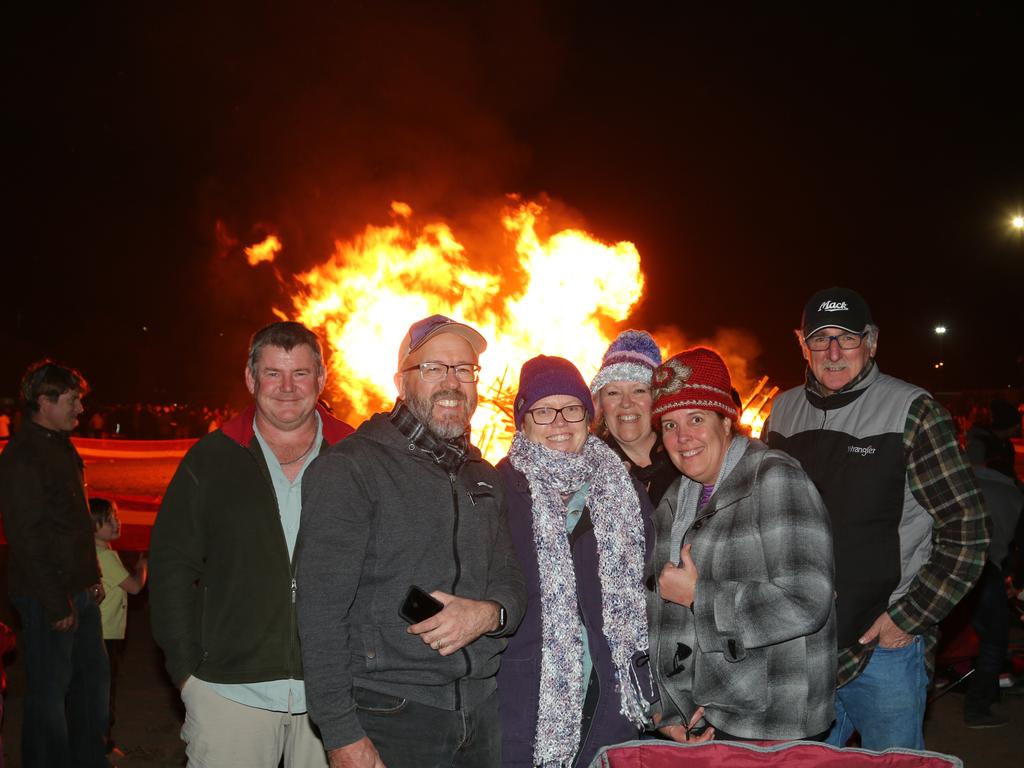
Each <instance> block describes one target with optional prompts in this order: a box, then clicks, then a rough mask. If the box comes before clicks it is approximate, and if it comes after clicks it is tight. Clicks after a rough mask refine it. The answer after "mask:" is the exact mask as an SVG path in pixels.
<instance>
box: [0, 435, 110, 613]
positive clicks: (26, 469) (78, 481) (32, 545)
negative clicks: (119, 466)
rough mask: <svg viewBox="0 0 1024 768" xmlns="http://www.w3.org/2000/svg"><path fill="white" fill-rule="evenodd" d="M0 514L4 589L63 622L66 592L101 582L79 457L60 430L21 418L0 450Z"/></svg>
mask: <svg viewBox="0 0 1024 768" xmlns="http://www.w3.org/2000/svg"><path fill="white" fill-rule="evenodd" d="M0 515H2V516H3V522H4V533H5V534H6V536H7V541H8V542H9V544H10V548H9V555H8V558H9V561H8V582H7V584H8V592H9V593H10V594H11V596H15V597H33V598H35V599H37V600H38V601H39V602H40V603H42V606H43V609H44V610H45V611H46V617H47V619H48V620H49V621H51V622H55V621H59V620H60V619H63V618H64V617H65V616H67V615H68V614H69V613H71V596H72V595H74V594H75V593H77V592H81V591H82V590H84V589H87V588H88V587H90V586H91V585H93V584H98V583H99V581H100V570H99V565H98V564H97V562H96V545H95V542H94V541H93V526H92V518H91V517H90V516H89V502H88V500H87V498H86V494H85V475H84V471H83V465H82V459H81V457H80V456H79V455H78V451H76V450H75V447H74V446H73V445H72V444H71V440H70V439H69V437H68V435H67V433H65V432H54V431H53V430H49V429H46V428H45V427H41V426H39V425H38V424H36V423H35V422H34V421H32V420H31V419H29V418H26V419H25V421H24V423H23V424H22V426H21V429H19V430H18V432H17V434H15V435H14V437H13V438H11V440H10V442H9V443H8V445H7V447H6V448H5V449H4V452H3V454H0Z"/></svg>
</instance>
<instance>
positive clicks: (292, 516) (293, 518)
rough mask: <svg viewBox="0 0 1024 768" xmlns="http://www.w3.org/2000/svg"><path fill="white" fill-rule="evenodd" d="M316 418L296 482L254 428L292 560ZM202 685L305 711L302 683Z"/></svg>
mask: <svg viewBox="0 0 1024 768" xmlns="http://www.w3.org/2000/svg"><path fill="white" fill-rule="evenodd" d="M313 416H314V417H315V418H316V437H315V438H313V448H312V449H311V450H310V452H309V455H308V456H306V458H305V460H304V461H303V462H302V468H301V469H299V474H297V475H296V476H295V479H294V480H289V479H288V477H287V476H286V475H285V473H284V470H283V469H281V464H280V463H279V462H278V460H277V457H276V456H274V452H273V451H272V450H271V448H270V446H269V445H267V442H266V440H264V439H263V435H261V434H260V430H259V428H258V427H257V426H256V422H255V420H253V424H252V428H253V430H254V431H255V432H256V441H257V442H258V443H259V445H260V450H262V451H263V458H265V459H266V461H267V469H269V470H270V479H271V481H273V483H274V493H275V494H276V495H277V508H278V510H279V511H280V513H281V529H282V530H283V531H284V538H285V541H286V542H288V557H289V559H291V557H292V555H293V554H294V553H295V540H296V539H297V538H298V536H299V518H300V517H301V515H302V476H303V475H304V474H306V467H308V466H309V465H310V463H311V462H312V461H313V459H315V458H316V457H317V454H319V453H320V451H319V450H317V446H319V445H320V443H321V442H322V441H323V424H322V423H321V421H320V414H318V413H316V412H315V411H314V412H313ZM199 682H201V683H202V684H203V685H206V686H209V687H210V688H211V689H212V690H213V691H215V692H217V693H219V694H220V695H221V696H223V697H224V698H226V699H231V700H232V701H237V702H238V703H239V704H245V705H246V706H248V707H256V708H258V709H268V710H270V711H272V712H290V713H291V714H293V715H300V714H302V713H303V712H305V711H306V686H305V685H304V684H303V682H302V681H301V680H293V679H287V680H267V681H266V682H262V683H211V682H208V681H206V680H199Z"/></svg>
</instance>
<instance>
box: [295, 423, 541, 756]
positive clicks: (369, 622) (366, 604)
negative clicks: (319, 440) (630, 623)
mask: <svg viewBox="0 0 1024 768" xmlns="http://www.w3.org/2000/svg"><path fill="white" fill-rule="evenodd" d="M295 554H296V559H297V563H298V567H297V581H298V616H299V636H300V638H301V644H302V658H303V666H304V669H305V673H306V674H305V677H306V696H307V703H308V706H309V712H310V716H311V717H312V719H313V721H314V722H315V723H316V724H317V726H318V727H319V728H320V731H321V734H322V736H323V742H324V746H325V747H326V748H327V749H328V750H331V749H336V748H338V747H342V746H345V745H347V744H351V743H353V742H355V741H357V740H359V739H360V738H362V737H363V736H364V735H365V733H364V731H363V729H362V726H361V725H360V723H359V720H358V718H357V716H356V710H355V703H354V700H353V694H352V689H353V687H355V686H358V687H362V688H366V689H369V690H373V691H377V692H380V693H386V694H391V695H394V696H399V697H402V698H407V699H411V700H412V701H416V702H419V703H422V704H427V705H429V706H433V707H438V708H440V709H447V710H455V709H459V708H463V707H465V708H471V707H474V706H476V705H477V704H479V703H480V702H482V701H483V700H484V699H486V698H487V697H488V696H489V695H490V694H491V693H493V691H494V690H495V675H496V673H497V671H498V656H499V654H500V653H501V652H502V651H503V650H504V648H505V643H506V641H505V640H504V639H503V638H500V637H491V636H483V637H480V638H478V639H477V640H476V641H475V642H473V643H471V644H470V645H468V646H467V647H466V648H464V649H462V650H461V651H460V652H458V653H455V654H452V655H451V656H444V657H442V656H440V655H438V653H437V651H434V650H432V649H431V648H429V647H428V646H427V645H426V644H425V643H424V642H423V641H422V640H421V639H420V638H418V637H417V636H415V635H411V634H409V633H408V632H406V628H407V627H408V626H409V625H408V622H406V621H405V620H404V619H402V618H401V617H400V616H399V614H398V610H399V607H400V606H401V603H402V601H403V600H404V598H405V595H406V593H407V592H408V590H409V587H410V586H411V585H413V584H415V585H417V586H419V587H422V588H423V589H424V590H426V591H427V592H431V591H433V590H443V591H445V592H449V593H452V594H455V595H458V596H460V597H467V598H472V599H475V600H494V601H496V602H498V603H500V604H501V605H503V606H504V607H505V610H506V611H507V613H508V623H507V625H506V628H505V632H504V634H508V633H511V632H512V631H514V630H515V628H516V626H517V625H518V624H519V620H520V618H521V617H522V615H523V612H524V611H525V607H526V589H525V585H524V582H523V577H522V573H521V572H520V570H519V566H518V564H517V561H516V558H515V555H514V553H513V550H512V546H511V542H510V539H509V533H508V525H507V521H506V509H505V497H504V493H503V491H502V489H501V486H500V481H499V480H498V473H497V472H496V471H495V469H494V468H493V467H492V466H491V465H490V464H488V463H487V462H485V461H484V460H483V459H481V458H480V453H479V451H477V450H476V449H475V448H471V449H470V454H469V456H468V457H467V460H466V461H465V462H464V463H463V464H462V466H461V467H460V468H459V470H458V472H457V473H454V474H449V473H448V472H447V471H446V470H445V469H444V468H443V467H442V466H441V465H440V464H438V463H437V462H436V461H435V460H434V459H433V458H431V457H430V456H429V455H427V454H425V453H423V452H422V451H420V450H418V448H417V446H416V445H414V444H411V443H410V441H409V440H408V439H407V438H406V437H405V436H404V435H403V434H402V433H401V432H400V431H399V430H398V429H397V428H396V427H395V426H394V425H393V424H392V423H391V421H390V420H389V418H388V416H387V414H382V413H379V414H376V415H374V416H373V417H372V418H371V419H370V420H369V421H367V422H366V423H364V424H363V425H362V426H361V427H359V429H358V430H356V432H355V434H354V435H352V436H351V437H349V438H348V439H346V440H343V441H342V442H340V443H339V444H338V445H337V446H335V447H333V448H332V449H331V450H330V451H328V452H326V453H325V454H323V455H321V456H320V457H319V458H318V459H317V460H316V461H315V462H314V463H313V464H311V465H310V467H309V468H308V469H307V470H306V474H305V477H304V479H303V482H302V524H301V526H300V530H299V540H298V544H297V547H296V553H295Z"/></svg>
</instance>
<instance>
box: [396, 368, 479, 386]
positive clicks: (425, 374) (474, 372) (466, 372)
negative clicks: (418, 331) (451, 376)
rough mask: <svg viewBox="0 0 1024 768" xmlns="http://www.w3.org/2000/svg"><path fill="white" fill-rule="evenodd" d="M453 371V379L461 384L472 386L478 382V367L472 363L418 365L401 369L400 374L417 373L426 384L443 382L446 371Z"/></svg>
mask: <svg viewBox="0 0 1024 768" xmlns="http://www.w3.org/2000/svg"><path fill="white" fill-rule="evenodd" d="M449 369H451V370H453V371H455V378H456V379H458V380H459V381H461V382H462V383H463V384H472V383H473V382H474V381H479V380H480V366H479V365H476V364H474V363H458V364H457V365H445V364H444V363H420V364H419V365H412V366H409V367H408V368H403V369H402V370H401V373H408V372H409V371H419V372H420V378H421V379H423V380H424V381H427V382H435V381H444V380H445V379H447V378H448V370H449Z"/></svg>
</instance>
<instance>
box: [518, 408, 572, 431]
mask: <svg viewBox="0 0 1024 768" xmlns="http://www.w3.org/2000/svg"><path fill="white" fill-rule="evenodd" d="M527 413H528V414H530V416H532V417H533V423H534V424H536V425H537V426H539V427H543V426H545V425H546V424H551V423H553V422H554V420H555V418H556V417H557V416H558V414H562V418H563V419H565V420H566V421H568V422H569V423H570V424H575V423H576V422H578V421H583V420H584V419H585V418H587V409H586V408H584V407H583V406H582V405H566V406H564V407H563V408H531V409H530V410H528V411H527Z"/></svg>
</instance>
